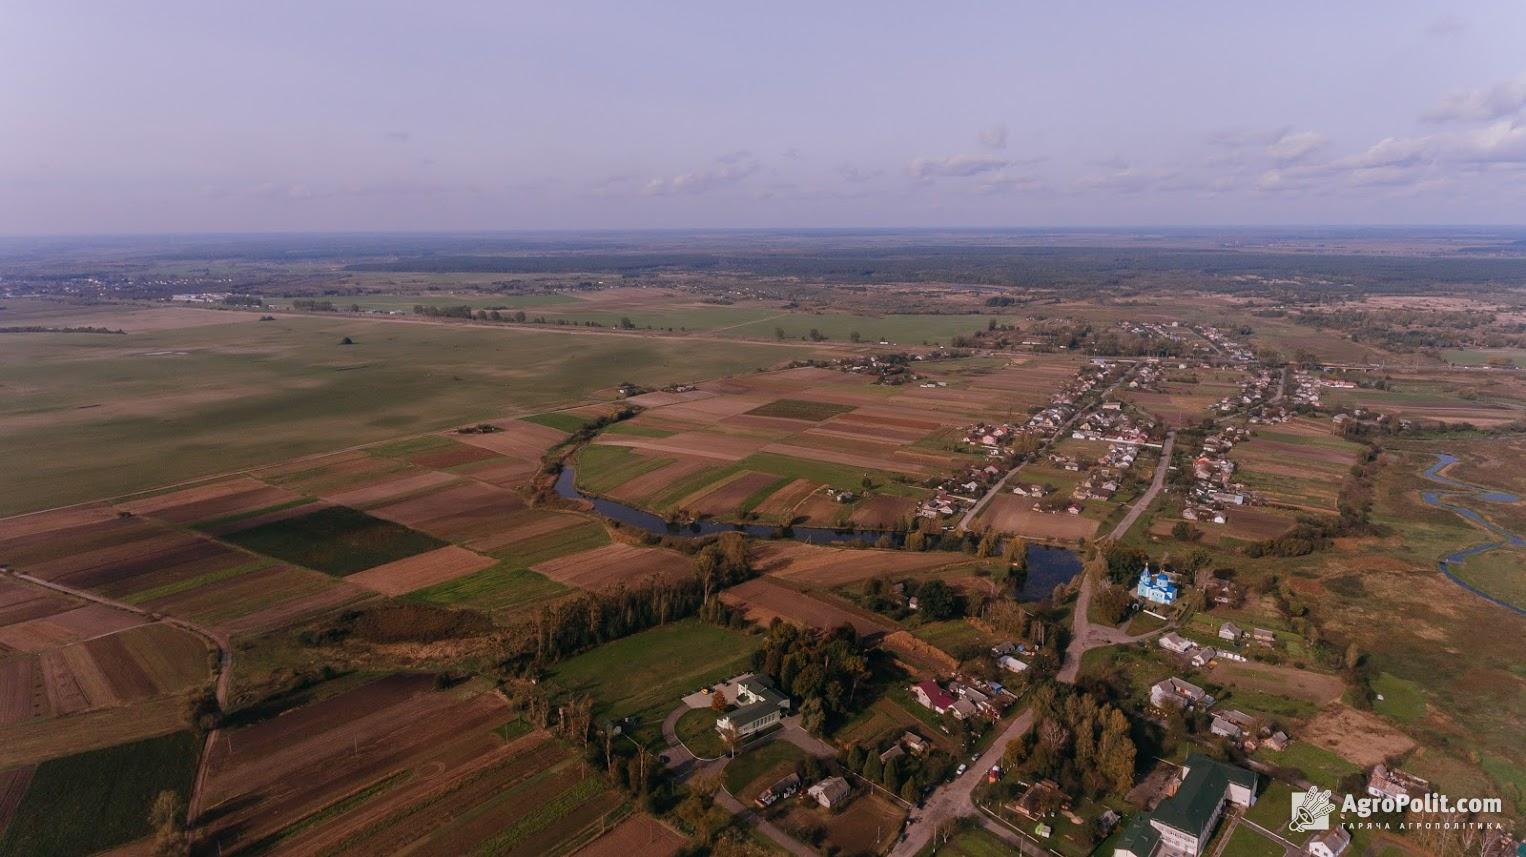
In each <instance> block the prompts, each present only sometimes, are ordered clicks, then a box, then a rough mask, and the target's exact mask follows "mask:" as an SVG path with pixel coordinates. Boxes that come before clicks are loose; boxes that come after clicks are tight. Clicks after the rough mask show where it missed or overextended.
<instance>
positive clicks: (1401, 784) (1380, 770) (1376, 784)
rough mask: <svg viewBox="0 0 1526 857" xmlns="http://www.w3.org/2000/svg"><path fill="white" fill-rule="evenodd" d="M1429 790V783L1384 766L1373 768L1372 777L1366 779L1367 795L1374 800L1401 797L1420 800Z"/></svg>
mask: <svg viewBox="0 0 1526 857" xmlns="http://www.w3.org/2000/svg"><path fill="white" fill-rule="evenodd" d="M1430 790H1431V784H1430V783H1429V782H1427V781H1425V780H1422V779H1420V778H1419V777H1417V776H1414V775H1412V774H1406V773H1404V772H1403V771H1401V770H1399V769H1397V768H1389V767H1386V766H1384V765H1378V766H1377V767H1375V768H1373V769H1372V775H1371V776H1369V777H1368V778H1367V793H1368V794H1369V795H1372V796H1373V797H1376V798H1396V797H1399V796H1401V795H1408V796H1409V797H1412V798H1420V797H1424V796H1425V795H1426V794H1428V793H1429V792H1430Z"/></svg>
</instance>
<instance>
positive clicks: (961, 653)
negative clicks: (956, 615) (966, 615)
mask: <svg viewBox="0 0 1526 857" xmlns="http://www.w3.org/2000/svg"><path fill="white" fill-rule="evenodd" d="M911 633H912V636H914V637H916V638H917V639H919V640H924V641H926V642H928V643H931V644H932V645H934V646H937V647H938V648H940V649H942V650H943V651H945V652H947V653H949V655H951V656H952V657H954V658H955V659H956V660H965V659H967V658H970V657H975V656H978V655H980V654H981V653H983V652H985V651H987V650H988V649H990V647H991V646H992V645H994V644H995V643H996V642H997V641H996V640H995V639H993V638H992V637H991V635H990V634H987V633H986V632H984V631H982V630H980V629H979V628H976V627H975V626H974V625H971V624H970V623H969V622H967V621H965V620H964V619H953V620H950V621H947V622H929V623H928V624H926V625H919V626H917V627H915V628H913V629H911Z"/></svg>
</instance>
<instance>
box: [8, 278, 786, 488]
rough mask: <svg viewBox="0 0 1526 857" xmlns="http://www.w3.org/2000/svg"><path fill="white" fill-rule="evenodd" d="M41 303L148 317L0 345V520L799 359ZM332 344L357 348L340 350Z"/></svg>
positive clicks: (634, 343) (483, 330)
mask: <svg viewBox="0 0 1526 857" xmlns="http://www.w3.org/2000/svg"><path fill="white" fill-rule="evenodd" d="M50 309H52V310H56V312H55V315H57V316H58V317H59V320H58V321H56V322H54V323H56V324H73V323H75V322H73V321H69V320H68V319H70V318H71V317H76V316H77V317H78V318H80V319H86V318H89V319H94V320H95V321H97V322H98V323H100V324H101V325H103V326H106V327H113V328H115V327H122V326H123V325H122V324H121V323H119V322H117V321H114V320H112V319H111V317H112V316H113V315H114V314H123V315H126V316H130V317H131V318H145V319H151V320H153V321H154V322H155V323H152V324H145V325H142V326H131V325H129V326H128V327H126V328H125V329H127V330H128V332H127V333H126V334H125V335H121V336H94V337H79V336H73V335H70V334H62V333H59V334H51V333H39V334H35V335H28V336H26V337H21V336H11V337H5V341H4V342H0V389H4V390H6V391H7V395H6V396H4V397H0V472H4V473H5V474H7V482H8V487H9V488H10V489H11V490H8V491H6V492H5V493H4V494H3V496H0V515H4V514H13V513H17V512H22V511H28V510H32V509H40V508H50V507H55V506H61V505H66V504H69V503H77V502H82V501H88V500H93V499H97V498H100V497H106V496H119V495H123V494H127V493H130V492H134V491H141V490H144V489H147V488H151V487H153V486H157V485H164V484H166V483H174V482H178V481H182V480H187V479H192V478H195V477H201V476H209V475H213V474H219V473H227V472H229V471H232V470H235V469H240V468H247V467H251V466H257V465H267V464H272V463H275V462H280V461H289V460H291V459H293V458H294V457H302V456H307V455H313V454H317V453H323V452H328V451H332V450H335V449H340V448H346V447H350V446H354V445H357V444H363V443H368V442H375V441H382V440H386V439H388V438H394V437H398V436H399V435H406V434H416V433H420V432H428V431H437V430H441V429H448V428H453V427H455V426H458V425H463V424H467V423H472V422H481V421H485V420H489V419H494V418H497V417H502V416H504V415H517V414H525V413H534V412H537V411H543V410H545V409H546V408H548V407H551V406H555V405H565V404H571V403H576V402H579V401H584V400H586V399H587V398H588V397H590V396H592V395H594V394H595V392H596V391H602V390H607V389H609V388H612V387H613V386H614V385H615V384H617V383H619V382H621V381H624V380H632V381H636V382H640V383H643V384H647V385H652V386H660V385H663V384H669V383H674V382H678V381H694V380H697V379H703V378H708V377H717V376H722V375H728V374H734V373H739V372H750V371H753V370H755V369H757V368H760V367H766V366H772V365H775V364H777V363H779V362H780V361H783V360H788V359H790V358H791V357H792V356H794V355H795V354H797V353H798V354H805V353H809V352H810V351H811V350H812V349H811V348H809V347H807V346H800V347H796V346H791V345H785V346H780V345H778V344H769V345H761V344H760V345H752V344H747V343H737V342H730V343H726V342H714V341H702V340H685V339H682V338H661V337H641V336H609V335H599V334H592V333H578V334H575V333H572V332H570V331H556V330H549V329H548V330H546V331H532V330H526V329H522V328H509V327H501V328H494V327H487V326H467V325H445V324H428V323H417V322H414V321H411V320H398V321H389V320H385V319H375V318H355V317H344V316H334V317H323V316H317V315H313V316H282V317H279V318H278V319H277V320H275V321H270V322H260V321H259V320H258V315H256V314H253V313H235V312H216V311H209V310H187V309H172V308H164V309H154V310H142V309H130V310H129V309H120V308H104V309H103V308H100V307H78V308H71V307H63V306H58V305H54V306H52V307H50ZM209 321H210V322H211V323H208V322H209ZM158 322H163V323H162V324H160V323H158ZM345 337H350V339H351V341H352V342H353V343H354V344H353V345H340V342H341V340H343V339H344V338H345ZM527 425H528V424H527ZM228 426H237V427H238V431H237V432H234V433H231V434H230V433H229V432H228V431H227V427H228ZM512 433H513V432H505V433H504V434H512ZM494 437H496V435H478V436H473V437H472V439H470V440H468V439H467V438H466V437H465V436H463V437H462V438H461V439H460V440H461V442H462V443H467V444H471V445H481V446H484V448H488V449H493V447H492V446H491V445H489V444H492V443H503V442H504V441H497V440H489V438H494ZM474 441H475V442H474ZM493 451H500V452H501V451H502V450H493Z"/></svg>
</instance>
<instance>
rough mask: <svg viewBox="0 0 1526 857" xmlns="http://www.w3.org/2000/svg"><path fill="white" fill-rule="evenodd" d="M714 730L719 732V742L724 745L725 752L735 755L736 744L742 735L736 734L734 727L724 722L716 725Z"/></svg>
mask: <svg viewBox="0 0 1526 857" xmlns="http://www.w3.org/2000/svg"><path fill="white" fill-rule="evenodd" d="M716 731H717V732H719V733H721V743H722V744H725V745H726V752H727V753H728V754H729V755H732V756H735V755H736V754H737V744H738V743H740V742H741V740H742V736H740V735H738V734H737V730H736V727H735V726H732V725H731V724H730V723H726V724H724V725H717V726H716Z"/></svg>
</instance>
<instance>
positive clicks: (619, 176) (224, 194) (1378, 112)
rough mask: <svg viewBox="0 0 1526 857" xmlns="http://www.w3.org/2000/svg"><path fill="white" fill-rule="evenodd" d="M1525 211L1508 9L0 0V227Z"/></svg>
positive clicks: (1519, 70)
mask: <svg viewBox="0 0 1526 857" xmlns="http://www.w3.org/2000/svg"><path fill="white" fill-rule="evenodd" d="M1523 223H1526V2H1521V0H1502V2H1436V3H1420V2H1408V0H1386V2H1378V1H1377V0H1372V2H1362V0H1350V2H1329V0H1321V1H1320V2H1302V0H1283V2H1278V3H1249V2H1231V3H1225V2H1222V0H1215V2H1196V1H1195V0H1183V2H1133V0H1116V2H1106V3H1104V2H1086V0H1078V2H1064V3H1055V2H1015V0H1012V1H1011V2H990V3H962V2H948V3H909V2H908V3H902V2H888V0H887V2H851V0H842V2H828V3H822V2H815V3H792V2H780V0H774V2H768V3H746V4H742V3H724V2H721V3H717V2H714V0H711V2H692V3H690V2H660V3H631V2H575V0H574V1H573V2H556V3H545V2H536V3H528V2H526V3H519V2H491V3H465V2H450V1H449V0H439V1H438V2H429V3H421V2H407V3H404V2H390V0H371V2H341V0H309V2H284V0H261V2H259V3H218V2H213V3H207V2H185V3H180V2H159V0H140V2H136V3H118V2H106V0H97V2H77V0H0V234H4V235H38V234H104V233H161V232H179V233H185V232H296V231H377V230H380V231H385V230H410V231H411V230H439V231H454V230H533V229H610V228H644V227H650V228H695V227H748V228H751V227H833V226H841V227H855V226H861V227H916V226H937V227H950V226H960V227H1000V226H1152V225H1155V226H1165V225H1193V226H1196V225H1282V224H1296V225H1348V224H1349V225H1360V224H1374V225H1381V224H1515V225H1519V224H1523Z"/></svg>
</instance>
